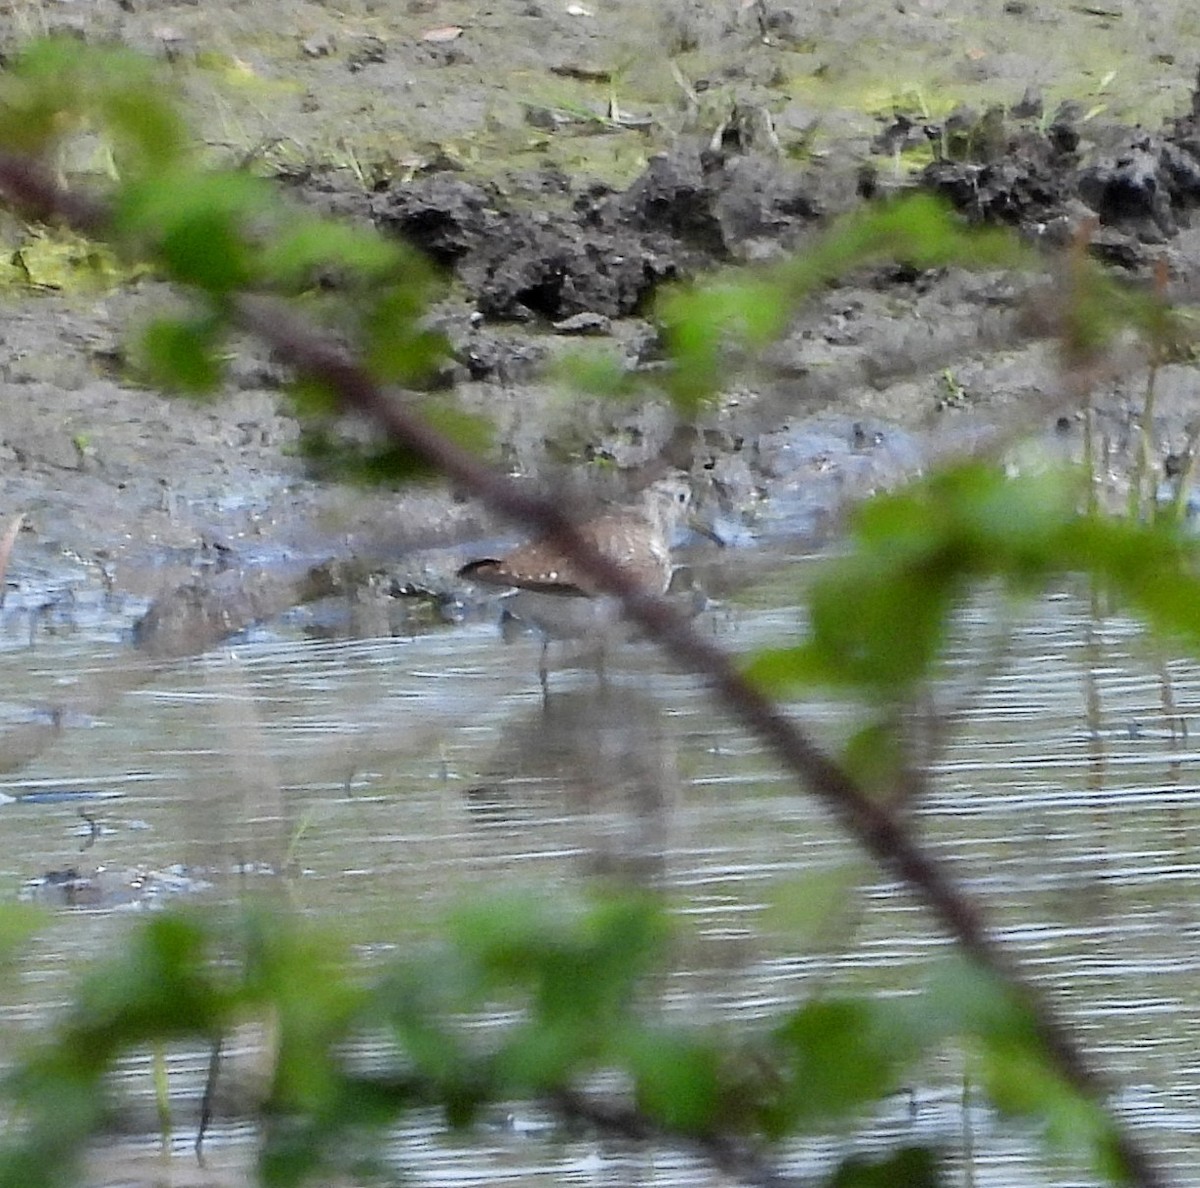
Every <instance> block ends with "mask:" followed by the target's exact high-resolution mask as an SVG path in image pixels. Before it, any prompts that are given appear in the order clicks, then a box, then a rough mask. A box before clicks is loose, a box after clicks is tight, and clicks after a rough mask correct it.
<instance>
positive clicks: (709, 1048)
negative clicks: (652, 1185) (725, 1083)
mask: <svg viewBox="0 0 1200 1188" xmlns="http://www.w3.org/2000/svg"><path fill="white" fill-rule="evenodd" d="M625 1058H626V1062H627V1064H628V1067H629V1069H630V1071H631V1072H632V1073H633V1077H634V1092H635V1094H636V1098H637V1104H638V1108H639V1109H641V1110H642V1111H644V1112H645V1113H646V1114H648V1115H649V1116H650V1117H651V1118H652V1119H654V1120H655V1121H656V1122H658V1123H659V1124H660V1125H662V1126H664V1127H666V1128H667V1129H669V1130H671V1131H673V1132H674V1133H676V1134H691V1135H705V1134H709V1133H711V1132H712V1131H713V1129H714V1128H715V1126H716V1125H717V1123H719V1122H720V1121H722V1109H721V1105H722V1094H721V1078H720V1073H721V1065H722V1058H721V1053H720V1050H719V1049H718V1047H717V1046H716V1045H715V1044H714V1043H711V1042H706V1041H705V1040H704V1039H702V1038H700V1037H699V1036H696V1035H692V1034H687V1033H684V1032H679V1031H676V1032H671V1031H663V1030H639V1031H638V1032H637V1033H636V1034H635V1035H634V1036H633V1038H632V1042H630V1043H629V1044H627V1046H626V1051H625Z"/></svg>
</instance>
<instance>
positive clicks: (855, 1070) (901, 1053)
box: [772, 999, 919, 1133]
mask: <svg viewBox="0 0 1200 1188" xmlns="http://www.w3.org/2000/svg"><path fill="white" fill-rule="evenodd" d="M772 1038H773V1048H774V1051H775V1053H776V1054H777V1059H778V1062H779V1067H778V1072H777V1073H776V1077H777V1079H778V1083H779V1092H778V1097H777V1102H776V1105H775V1107H774V1109H775V1110H777V1111H779V1112H778V1115H777V1118H776V1121H775V1123H774V1125H775V1127H776V1128H777V1133H788V1132H790V1131H791V1129H792V1128H793V1127H808V1126H811V1125H813V1124H815V1123H821V1122H828V1121H830V1120H831V1119H834V1118H839V1117H843V1116H845V1115H847V1114H850V1113H852V1112H854V1111H856V1110H858V1109H860V1108H862V1107H864V1106H866V1105H867V1104H868V1103H870V1102H873V1101H877V1100H878V1099H879V1098H880V1097H882V1096H884V1095H885V1094H887V1093H889V1092H891V1091H893V1090H894V1089H895V1088H896V1087H897V1083H898V1080H897V1079H898V1074H899V1072H900V1070H901V1069H902V1068H903V1067H904V1066H905V1065H906V1063H907V1062H908V1061H909V1060H911V1059H912V1058H913V1057H914V1055H915V1054H916V1053H917V1051H918V1050H919V1043H918V1036H917V1034H916V1033H915V1032H914V1031H913V1029H912V1026H911V1012H910V1010H909V1008H907V1007H902V1006H899V1005H897V1004H893V1003H889V1002H887V1001H886V1000H880V1001H867V1000H851V999H828V1000H823V1001H818V1002H811V1003H808V1004H807V1005H805V1006H803V1007H801V1008H800V1009H799V1010H797V1011H795V1012H793V1013H792V1014H791V1015H790V1016H789V1017H788V1018H787V1019H786V1020H785V1021H784V1023H782V1024H781V1025H780V1026H779V1027H778V1028H776V1029H775V1031H774V1032H773V1036H772Z"/></svg>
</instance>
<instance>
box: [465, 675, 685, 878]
mask: <svg viewBox="0 0 1200 1188" xmlns="http://www.w3.org/2000/svg"><path fill="white" fill-rule="evenodd" d="M481 774H482V775H483V780H482V781H481V782H480V783H479V784H478V785H476V786H475V787H474V788H473V789H472V790H471V791H470V792H469V793H468V809H469V810H470V811H471V812H472V814H473V816H474V817H475V819H476V821H477V822H478V823H479V824H480V825H485V824H493V825H499V824H501V823H503V824H504V825H506V826H508V827H512V826H514V825H518V824H519V823H522V822H525V823H527V822H528V821H529V819H530V818H533V817H537V816H539V815H546V814H554V815H559V816H562V818H563V820H564V822H565V823H567V824H569V826H570V828H571V834H572V836H571V841H572V845H573V847H576V848H578V849H579V850H580V851H581V853H582V854H583V860H584V867H585V870H586V871H587V872H588V873H590V874H596V875H602V876H606V877H610V878H614V879H618V880H621V881H628V882H631V883H633V884H635V885H638V886H655V885H658V884H659V883H660V882H661V879H662V877H663V875H664V873H665V869H664V868H665V861H666V852H667V847H668V844H669V840H670V838H669V831H670V823H671V822H670V818H671V809H672V806H673V804H674V802H675V799H676V792H677V785H678V772H677V764H676V748H675V744H674V742H673V740H672V739H671V738H670V737H669V735H668V732H667V730H666V729H665V723H664V716H663V707H662V705H661V704H660V703H659V702H658V701H657V700H656V699H655V698H654V697H652V696H650V695H649V694H647V693H646V692H645V691H644V690H642V689H638V688H631V687H630V686H628V685H626V684H624V683H621V682H619V681H614V682H608V683H603V684H589V685H588V686H585V687H583V688H580V689H573V690H569V691H564V692H560V693H556V694H555V695H554V696H553V697H551V698H550V699H549V700H548V701H546V702H545V703H544V704H543V705H542V706H541V707H539V708H538V709H537V710H535V711H534V712H532V713H531V714H530V715H529V716H528V717H527V718H523V719H519V720H516V721H513V722H510V723H509V724H508V725H507V726H506V728H505V732H504V738H503V741H502V742H501V744H500V746H499V748H498V749H497V751H496V753H495V754H494V755H493V756H492V760H491V762H490V763H489V765H488V767H487V770H486V772H484V773H481Z"/></svg>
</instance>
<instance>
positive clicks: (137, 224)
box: [113, 167, 273, 296]
mask: <svg viewBox="0 0 1200 1188" xmlns="http://www.w3.org/2000/svg"><path fill="white" fill-rule="evenodd" d="M272 205H273V200H272V195H271V191H270V189H269V187H267V186H266V184H265V183H264V182H263V181H262V180H261V179H259V178H255V177H251V176H250V175H249V174H244V173H214V172H207V171H202V170H192V169H189V168H186V167H184V168H180V169H177V170H174V171H164V172H161V173H158V174H156V175H155V176H154V177H152V178H149V179H147V180H145V181H141V182H137V183H131V184H129V185H126V186H123V187H121V189H120V190H119V191H118V194H117V195H116V199H115V203H114V208H113V222H114V226H115V227H116V229H117V231H118V233H119V234H120V235H122V236H123V237H126V238H128V239H131V240H132V241H133V242H134V243H137V244H139V245H144V246H145V247H147V248H149V249H150V250H152V251H153V252H154V254H155V257H156V259H157V262H158V263H159V264H160V265H162V266H163V267H164V268H165V269H166V270H167V273H168V275H169V277H170V278H171V279H172V280H175V281H178V282H180V283H182V284H186V285H195V286H196V287H197V288H200V289H204V290H205V291H207V292H209V293H212V294H214V295H217V296H221V295H224V294H227V293H230V292H232V291H234V290H236V289H239V288H243V287H245V286H247V285H249V284H250V283H251V282H252V280H253V279H254V275H255V269H254V266H253V263H254V256H253V253H252V251H251V248H250V244H249V235H250V231H251V228H252V226H253V224H254V221H255V220H256V219H258V218H262V217H266V216H267V215H268V214H269V212H270V210H271V208H272Z"/></svg>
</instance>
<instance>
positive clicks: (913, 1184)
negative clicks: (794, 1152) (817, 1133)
mask: <svg viewBox="0 0 1200 1188" xmlns="http://www.w3.org/2000/svg"><path fill="white" fill-rule="evenodd" d="M945 1182H946V1181H945V1180H944V1179H943V1177H942V1174H941V1171H940V1169H939V1167H938V1159H937V1156H936V1154H935V1153H934V1152H933V1151H931V1150H929V1149H928V1148H927V1147H905V1148H903V1149H902V1150H899V1151H893V1152H892V1153H891V1154H889V1155H882V1156H876V1155H852V1156H850V1158H849V1159H846V1160H844V1161H843V1163H842V1164H841V1166H840V1167H839V1168H838V1169H837V1171H836V1172H835V1173H834V1174H833V1175H832V1176H831V1177H830V1178H829V1179H828V1180H827V1181H826V1184H827V1185H828V1188H938V1186H939V1185H942V1184H945Z"/></svg>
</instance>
